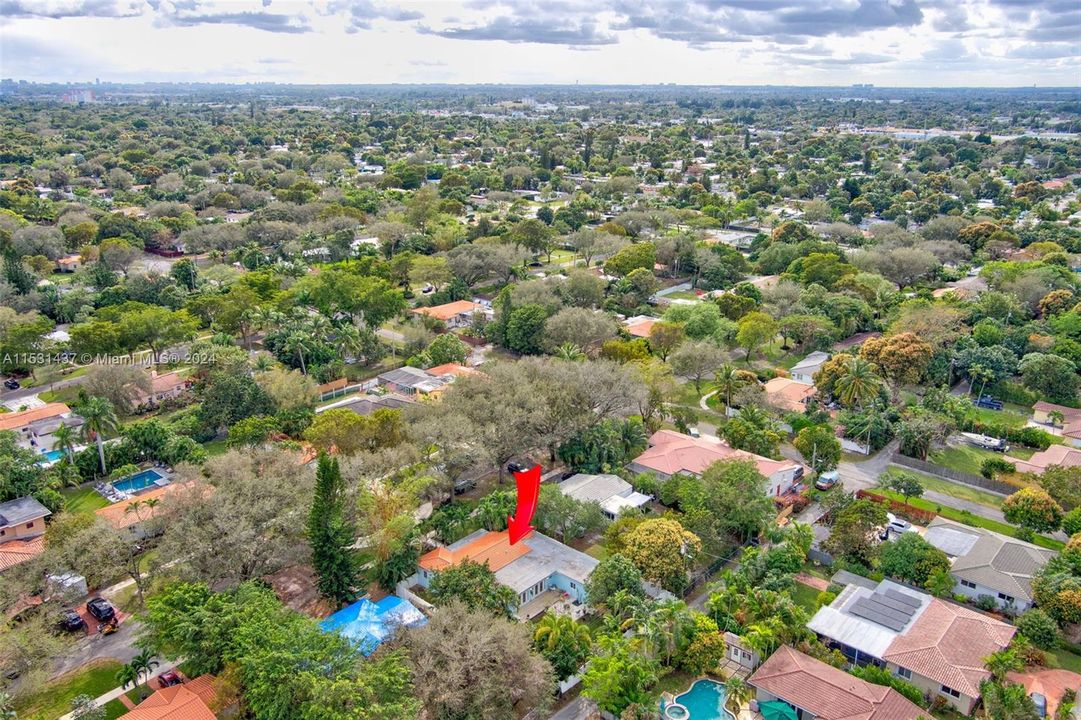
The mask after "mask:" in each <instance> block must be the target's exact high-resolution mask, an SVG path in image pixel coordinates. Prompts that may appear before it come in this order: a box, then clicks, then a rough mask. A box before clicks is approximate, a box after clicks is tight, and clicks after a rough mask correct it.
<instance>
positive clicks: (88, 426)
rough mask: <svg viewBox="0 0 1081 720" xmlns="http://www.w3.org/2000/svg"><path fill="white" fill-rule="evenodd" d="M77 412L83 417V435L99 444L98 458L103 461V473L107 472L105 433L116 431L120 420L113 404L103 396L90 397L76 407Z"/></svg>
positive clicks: (84, 437) (88, 440)
mask: <svg viewBox="0 0 1081 720" xmlns="http://www.w3.org/2000/svg"><path fill="white" fill-rule="evenodd" d="M76 412H78V414H79V415H80V416H81V417H82V418H83V427H82V436H83V439H84V440H86V441H87V442H94V443H96V444H97V446H98V460H100V461H101V474H102V475H105V474H107V470H106V468H105V442H104V435H105V433H107V432H116V428H117V425H118V422H119V421H118V420H117V419H116V411H115V410H113V404H112V403H111V402H109V401H108V400H106V399H105V398H103V397H90V398H87V399H86V402H84V403H83V404H82V405H80V406H78V408H76Z"/></svg>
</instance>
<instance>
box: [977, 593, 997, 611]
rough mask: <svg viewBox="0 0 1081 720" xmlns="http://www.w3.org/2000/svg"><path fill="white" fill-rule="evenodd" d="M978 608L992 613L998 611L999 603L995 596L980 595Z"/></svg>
mask: <svg viewBox="0 0 1081 720" xmlns="http://www.w3.org/2000/svg"><path fill="white" fill-rule="evenodd" d="M976 607H978V608H979V609H980V610H983V611H984V612H991V611H992V610H997V609H998V601H997V600H995V596H994V595H980V596H979V597H977V598H976Z"/></svg>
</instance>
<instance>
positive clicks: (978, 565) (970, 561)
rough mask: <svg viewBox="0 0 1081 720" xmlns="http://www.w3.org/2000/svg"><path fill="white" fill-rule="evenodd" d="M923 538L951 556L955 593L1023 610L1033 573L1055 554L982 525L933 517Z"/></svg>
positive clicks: (1029, 597)
mask: <svg viewBox="0 0 1081 720" xmlns="http://www.w3.org/2000/svg"><path fill="white" fill-rule="evenodd" d="M923 539H924V540H926V541H927V542H929V543H931V544H932V545H934V546H935V547H937V548H938V549H939V550H941V551H943V552H944V553H946V555H947V556H949V558H950V563H951V565H950V575H952V576H953V578H954V580H956V581H957V584H956V586H955V587H954V590H953V591H954V593H955V594H960V595H964V596H965V597H968V598H971V599H973V600H975V599H976V598H978V597H980V596H981V595H988V596H990V597H992V598H994V599H995V602H997V603H998V606H999V607H1001V608H1007V607H1008V608H1012V609H1013V611H1014V612H1015V613H1022V612H1024V611H1025V610H1028V609H1029V608H1030V607H1031V606H1032V577H1033V576H1034V575H1035V574H1036V573H1037V572H1039V570H1040V568H1042V567H1043V566H1044V565H1046V564H1047V563H1048V561H1050V560H1051V558H1053V557H1054V556H1055V553H1054V552H1053V551H1051V550H1047V549H1044V548H1041V547H1037V546H1036V545H1033V544H1031V543H1027V542H1022V541H1021V540H1017V539H1015V538H1012V537H1006V536H1005V535H999V534H998V533H996V532H991V531H990V530H984V529H983V528H978V527H970V526H968V525H962V524H961V523H955V522H953V521H951V520H947V519H945V518H942V517H937V518H935V519H934V520H933V521H932V522H931V524H930V525H929V526H928V527H927V532H926V533H924V536H923Z"/></svg>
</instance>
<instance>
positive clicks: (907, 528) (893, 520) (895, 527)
mask: <svg viewBox="0 0 1081 720" xmlns="http://www.w3.org/2000/svg"><path fill="white" fill-rule="evenodd" d="M907 532H916V528H914V527H912V523H910V522H909V521H908V520H904V519H902V518H899V517H897V516H896V515H894V514H893V513H886V526H885V527H884V528H882V532H881V533H880V534H879V536H878V537H879V538H880V539H882V540H889V539H890V533H893V534H894V535H901V534H903V533H907Z"/></svg>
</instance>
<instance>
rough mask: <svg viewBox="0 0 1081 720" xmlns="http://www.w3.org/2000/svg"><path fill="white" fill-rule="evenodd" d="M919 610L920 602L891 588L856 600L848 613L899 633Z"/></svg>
mask: <svg viewBox="0 0 1081 720" xmlns="http://www.w3.org/2000/svg"><path fill="white" fill-rule="evenodd" d="M919 609H920V601H919V600H917V599H916V598H914V597H912V596H911V595H906V594H904V593H902V592H898V591H896V590H894V589H893V588H887V589H886V590H879V591H876V592H875V593H873V594H872V595H871V596H870V597H862V598H858V599H857V600H856V602H854V603H852V605H851V607H850V608H849V612H851V613H852V614H853V615H856V616H857V617H861V618H864V619H866V620H870V621H871V622H873V623H876V624H878V625H881V626H882V627H885V628H889V629H890V630H893V631H894V632H900V631H901V630H903V629H904V627H905V625H907V624H908V622H909V621H910V620H911V619H912V616H914V615H915V614H916V611H917V610H919Z"/></svg>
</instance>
